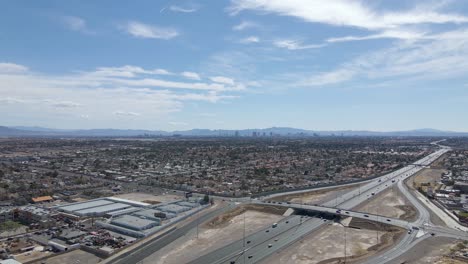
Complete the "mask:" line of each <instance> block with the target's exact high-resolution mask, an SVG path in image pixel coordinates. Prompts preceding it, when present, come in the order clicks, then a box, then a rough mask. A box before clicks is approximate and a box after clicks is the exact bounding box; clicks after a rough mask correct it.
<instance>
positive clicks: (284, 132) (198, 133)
mask: <svg viewBox="0 0 468 264" xmlns="http://www.w3.org/2000/svg"><path fill="white" fill-rule="evenodd" d="M138 136H185V137H208V136H212V137H214V136H257V137H263V136H429V137H456V136H468V132H452V131H441V130H436V129H430V128H425V129H416V130H408V131H393V132H376V131H365V130H362V131H357V130H338V131H314V130H305V129H299V128H290V127H271V128H262V129H242V130H211V129H191V130H183V131H172V132H168V131H159V130H132V129H128V130H124V129H77V130H73V129H51V128H43V127H27V126H17V127H6V126H0V137H138Z"/></svg>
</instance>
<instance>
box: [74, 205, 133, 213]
mask: <svg viewBox="0 0 468 264" xmlns="http://www.w3.org/2000/svg"><path fill="white" fill-rule="evenodd" d="M130 207H131V205H128V204H123V203H111V204H107V205H103V206H98V207H92V208H87V209H84V210H79V211H75V213H77V214H104V213H107V212H111V211H115V210H122V209H126V208H130Z"/></svg>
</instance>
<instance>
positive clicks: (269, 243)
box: [222, 218, 325, 263]
mask: <svg viewBox="0 0 468 264" xmlns="http://www.w3.org/2000/svg"><path fill="white" fill-rule="evenodd" d="M323 224H325V222H324V221H323V220H319V219H315V218H308V219H306V220H304V222H303V223H302V224H301V225H299V226H297V227H296V228H294V229H290V230H288V231H287V232H284V233H281V234H279V235H277V236H275V237H272V238H270V239H269V240H266V241H264V242H263V243H260V244H257V245H255V246H253V247H251V248H248V249H247V250H246V252H245V254H243V255H241V254H240V255H237V256H235V257H232V258H230V259H228V260H226V261H225V262H222V263H233V262H234V263H256V262H259V261H260V260H262V259H264V258H265V257H267V256H269V255H271V254H273V253H274V252H275V251H277V250H279V249H281V248H283V247H286V246H288V245H290V244H292V243H294V242H295V241H296V240H297V239H299V238H301V237H304V236H306V235H307V234H309V233H310V232H312V231H314V230H316V229H317V228H318V227H320V226H322V225H323ZM244 259H245V262H244Z"/></svg>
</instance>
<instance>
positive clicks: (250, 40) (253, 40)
mask: <svg viewBox="0 0 468 264" xmlns="http://www.w3.org/2000/svg"><path fill="white" fill-rule="evenodd" d="M258 42H260V38H258V37H257V36H250V37H246V38H243V39H241V40H240V43H244V44H248V43H258Z"/></svg>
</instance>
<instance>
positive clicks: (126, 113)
mask: <svg viewBox="0 0 468 264" xmlns="http://www.w3.org/2000/svg"><path fill="white" fill-rule="evenodd" d="M113 114H114V115H117V116H139V115H140V114H139V113H135V112H127V111H115V112H114V113H113Z"/></svg>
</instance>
